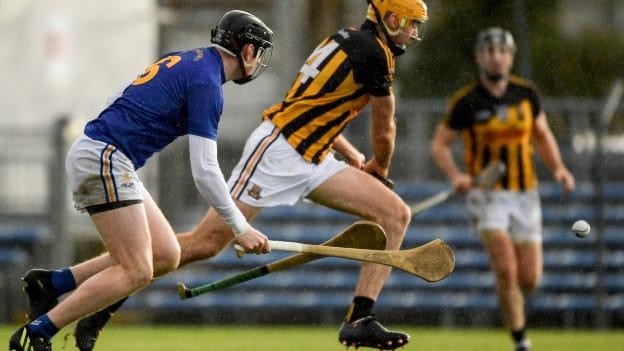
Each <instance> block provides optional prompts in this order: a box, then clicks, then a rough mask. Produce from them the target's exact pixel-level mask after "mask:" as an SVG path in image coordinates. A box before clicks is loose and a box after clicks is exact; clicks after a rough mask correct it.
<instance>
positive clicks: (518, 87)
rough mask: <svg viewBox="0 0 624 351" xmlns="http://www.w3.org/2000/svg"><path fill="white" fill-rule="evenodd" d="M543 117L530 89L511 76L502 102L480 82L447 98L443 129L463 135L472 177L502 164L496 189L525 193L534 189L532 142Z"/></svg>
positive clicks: (521, 80) (539, 105) (535, 97)
mask: <svg viewBox="0 0 624 351" xmlns="http://www.w3.org/2000/svg"><path fill="white" fill-rule="evenodd" d="M541 111H542V107H541V102H540V97H539V94H538V92H537V90H536V89H535V87H534V86H533V84H531V83H530V82H528V81H526V80H523V79H521V78H518V77H515V76H512V77H511V78H510V81H509V85H508V87H507V91H506V92H505V94H504V95H503V96H501V97H495V96H492V95H491V94H490V93H489V92H488V91H487V90H486V89H485V88H484V87H483V86H482V85H481V84H480V83H479V81H475V82H472V83H470V84H468V85H466V86H464V87H463V88H462V89H460V90H459V91H457V92H456V93H455V95H454V96H453V97H452V98H451V100H450V102H449V108H448V111H447V114H446V116H445V117H444V123H446V124H447V126H448V127H450V128H451V129H454V130H457V131H461V133H462V137H463V140H464V158H465V162H466V168H467V171H468V173H469V174H470V175H472V176H476V175H478V174H479V173H480V172H481V170H482V169H483V168H484V167H485V166H486V165H487V164H488V163H489V162H490V161H495V160H500V161H502V162H503V163H505V166H506V167H507V168H506V172H505V174H504V175H503V177H502V178H501V180H500V182H499V183H498V184H497V186H496V188H497V189H505V190H512V191H525V190H530V189H534V188H535V187H537V177H536V174H535V167H534V163H533V148H532V146H531V137H532V130H533V124H534V120H535V118H537V117H538V116H539V114H540V112H541Z"/></svg>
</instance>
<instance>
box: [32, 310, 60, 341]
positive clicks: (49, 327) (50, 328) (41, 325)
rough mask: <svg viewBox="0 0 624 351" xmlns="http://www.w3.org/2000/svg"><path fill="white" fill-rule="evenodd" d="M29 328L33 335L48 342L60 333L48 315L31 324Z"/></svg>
mask: <svg viewBox="0 0 624 351" xmlns="http://www.w3.org/2000/svg"><path fill="white" fill-rule="evenodd" d="M27 328H28V331H29V332H30V333H31V334H33V335H37V336H41V337H43V338H45V339H46V340H47V341H50V339H52V337H53V336H54V335H56V333H58V331H59V328H57V327H56V325H54V323H52V321H51V320H50V318H48V314H47V313H46V314H44V315H41V316H39V318H37V319H35V320H34V321H32V322H30V323H29V324H28V327H27Z"/></svg>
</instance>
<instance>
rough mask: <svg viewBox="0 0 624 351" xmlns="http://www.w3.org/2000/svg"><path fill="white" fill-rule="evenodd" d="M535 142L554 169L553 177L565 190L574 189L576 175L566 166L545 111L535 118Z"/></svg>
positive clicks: (545, 159) (551, 168)
mask: <svg viewBox="0 0 624 351" xmlns="http://www.w3.org/2000/svg"><path fill="white" fill-rule="evenodd" d="M533 142H534V143H535V147H536V149H537V152H538V153H539V155H540V158H541V159H542V161H544V163H545V164H546V166H548V168H549V169H550V170H551V171H552V173H553V178H555V180H556V181H557V182H559V183H561V185H562V186H563V190H564V191H565V192H570V191H572V190H574V188H575V186H576V183H575V181H574V176H573V175H572V173H570V171H569V170H568V169H567V168H566V166H565V164H564V163H563V160H562V159H561V153H560V151H559V145H558V144H557V140H555V136H554V135H553V133H552V131H551V130H550V127H549V126H548V120H547V119H546V114H545V113H544V112H541V113H540V114H539V115H538V116H537V118H536V119H535V124H534V125H533Z"/></svg>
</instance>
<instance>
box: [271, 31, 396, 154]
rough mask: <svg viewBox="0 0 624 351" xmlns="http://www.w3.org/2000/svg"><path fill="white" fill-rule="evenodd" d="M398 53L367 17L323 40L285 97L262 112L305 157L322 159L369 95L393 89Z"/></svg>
mask: <svg viewBox="0 0 624 351" xmlns="http://www.w3.org/2000/svg"><path fill="white" fill-rule="evenodd" d="M393 74H394V57H393V55H392V52H391V51H390V49H389V48H388V47H387V46H386V45H385V44H384V43H383V42H382V41H381V40H380V39H379V38H378V37H377V35H376V34H375V29H374V25H373V24H372V23H371V22H365V23H364V24H363V25H362V27H361V28H360V29H343V30H341V31H339V32H338V33H336V34H334V35H332V36H330V37H328V38H326V39H325V40H323V41H322V42H321V43H320V44H319V46H318V47H317V48H316V49H315V50H314V51H313V52H312V54H311V55H310V56H309V57H308V59H307V60H306V62H305V63H304V65H303V67H301V69H300V70H299V73H298V74H297V77H296V79H295V81H294V83H293V84H292V86H291V88H290V90H289V91H288V93H287V94H286V97H285V98H284V100H283V101H282V102H280V103H278V104H276V105H273V106H272V107H271V108H269V109H267V110H266V111H264V117H263V118H264V119H270V120H271V121H272V122H273V124H275V125H276V126H277V127H278V128H279V129H280V130H281V133H282V134H283V135H284V137H286V139H287V140H288V143H290V145H292V146H293V147H294V148H295V149H296V150H297V152H299V153H300V154H301V155H302V156H303V158H304V159H305V160H307V161H308V162H312V163H319V162H320V161H321V160H322V159H323V158H324V157H325V156H326V155H327V152H328V151H329V148H330V146H331V145H332V143H333V141H334V139H335V138H336V137H337V136H338V135H339V134H340V133H341V132H342V130H343V129H344V128H345V127H346V126H347V124H348V123H349V121H351V120H352V119H353V118H355V117H356V116H357V115H358V113H359V112H360V110H361V109H362V108H364V106H366V104H367V103H368V102H369V100H370V96H371V95H373V96H387V95H390V94H392V79H393Z"/></svg>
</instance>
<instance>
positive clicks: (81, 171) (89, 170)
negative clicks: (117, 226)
mask: <svg viewBox="0 0 624 351" xmlns="http://www.w3.org/2000/svg"><path fill="white" fill-rule="evenodd" d="M65 169H66V172H67V176H68V178H69V187H70V190H71V192H72V194H73V199H74V207H76V209H77V210H79V211H81V212H82V211H84V210H85V209H87V208H88V207H90V208H91V207H92V206H98V207H97V208H99V209H102V210H106V209H113V208H117V207H123V205H124V204H132V203H139V202H141V201H143V199H144V196H145V194H146V192H147V191H146V190H145V188H144V187H143V183H142V182H141V180H140V179H139V177H138V175H137V174H136V172H135V170H134V165H133V164H132V161H130V159H129V158H128V157H126V155H124V154H123V153H122V152H121V151H120V150H118V149H117V148H116V147H115V146H114V145H111V144H107V143H104V142H101V141H98V140H93V139H91V138H89V137H88V136H86V135H82V136H81V137H80V138H78V140H76V141H75V142H74V144H73V145H72V146H71V148H70V149H69V152H68V154H67V160H66V163H65ZM98 212H99V211H98Z"/></svg>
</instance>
